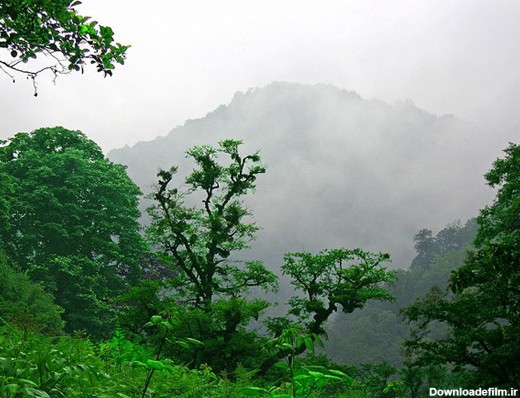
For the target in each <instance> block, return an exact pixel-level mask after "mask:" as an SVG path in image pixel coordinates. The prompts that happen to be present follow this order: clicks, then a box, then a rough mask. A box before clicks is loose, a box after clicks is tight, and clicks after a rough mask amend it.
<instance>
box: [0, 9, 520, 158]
mask: <svg viewBox="0 0 520 398" xmlns="http://www.w3.org/2000/svg"><path fill="white" fill-rule="evenodd" d="M78 9H79V10H80V12H81V13H82V14H83V15H90V16H92V17H94V19H96V20H97V21H99V22H100V23H101V24H104V25H109V26H111V27H112V28H113V29H114V30H115V32H116V39H117V40H118V41H119V42H121V43H124V44H131V45H132V48H131V49H130V50H129V51H128V61H127V63H126V64H125V65H124V66H122V67H118V68H117V69H116V71H115V74H114V77H113V78H106V79H104V78H103V77H102V76H101V75H99V74H97V73H96V72H95V71H94V70H90V71H89V72H87V73H86V74H85V75H83V76H82V75H80V74H75V75H71V76H64V77H60V78H58V80H57V82H56V85H55V86H54V85H53V84H52V82H51V78H50V76H41V77H40V79H39V96H38V97H37V98H34V97H33V96H32V86H31V84H30V82H28V81H26V80H24V79H23V78H19V79H18V80H17V82H16V83H15V84H13V83H12V82H11V80H10V78H8V77H7V76H4V75H3V74H0V91H1V93H2V95H1V96H0V138H6V137H9V136H11V135H12V134H14V133H15V132H18V131H30V130H33V129H35V128H38V127H44V126H56V125H63V126H65V127H68V128H71V129H79V130H82V131H83V132H85V133H86V134H87V135H88V136H89V137H91V138H92V139H94V140H95V141H96V142H98V143H99V144H100V145H101V146H102V148H103V149H104V150H105V151H107V150H110V149H112V148H116V147H120V146H123V145H125V144H130V145H132V144H134V143H135V142H137V141H139V140H149V139H152V138H154V137H155V136H157V135H165V134H166V133H168V132H169V131H170V130H171V129H172V128H173V127H175V126H177V125H179V124H183V123H184V121H185V120H186V119H190V118H199V117H202V116H204V115H205V114H206V113H207V112H209V111H211V110H213V109H214V108H216V107H217V106H218V105H220V104H223V103H228V102H229V101H230V100H231V98H232V96H233V94H234V93H235V92H236V91H238V90H241V91H244V90H247V89H248V88H250V87H258V86H264V85H266V84H268V83H269V82H271V81H293V82H301V83H319V82H322V83H330V84H333V85H336V86H338V87H340V88H345V89H348V90H354V91H356V92H358V93H359V94H360V95H361V96H362V97H364V98H367V99H371V98H378V99H381V100H383V101H387V102H389V103H393V102H394V101H396V100H403V99H411V100H413V101H414V102H415V103H416V105H417V106H419V107H421V108H424V109H426V110H428V111H430V112H433V113H437V114H446V113H452V114H455V115H457V116H459V117H460V118H462V119H464V120H468V121H474V122H476V123H478V124H479V125H480V126H481V127H482V128H484V129H485V130H486V131H489V134H500V135H501V136H502V137H504V138H505V139H509V140H516V141H518V139H517V137H518V136H519V135H520V134H519V133H518V131H519V129H518V128H520V125H519V122H520V116H519V110H520V94H519V93H520V51H519V49H520V23H519V21H520V1H518V0H487V1H484V0H450V1H440V0H420V1H417V0H395V1H393V0H392V1H390V0H356V1H354V0H337V1H336V0H327V1H322V2H320V3H319V4H318V2H317V1H314V0H312V1H308V0H297V1H296V0H283V1H280V0H278V1H272V0H261V1H256V0H248V1H244V0H236V1H214V0H212V1H210V0H207V1H206V0H205V1H194V0H191V1H184V0H183V1H181V0H177V1H172V0H154V1H153V2H142V1H134V0H125V1H123V0H111V1H102V0H83V5H81V6H80V7H79V8H78ZM0 73H1V72H0ZM514 126H517V127H518V128H517V129H516V130H515V129H514ZM505 146H506V142H504V145H503V147H505Z"/></svg>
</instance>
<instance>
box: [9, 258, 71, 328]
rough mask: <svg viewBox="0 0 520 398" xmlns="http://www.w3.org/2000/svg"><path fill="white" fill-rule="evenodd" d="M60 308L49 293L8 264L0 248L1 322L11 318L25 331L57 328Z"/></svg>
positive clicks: (11, 320)
mask: <svg viewBox="0 0 520 398" xmlns="http://www.w3.org/2000/svg"><path fill="white" fill-rule="evenodd" d="M62 312H63V310H62V309H61V308H60V307H58V306H57V305H56V304H54V297H53V296H52V295H51V294H49V293H48V292H46V291H45V290H44V289H43V287H42V286H41V285H40V284H38V283H34V282H31V280H30V279H29V278H28V276H27V275H26V274H25V273H23V272H20V271H17V270H15V269H13V268H11V267H10V266H9V265H8V264H7V261H6V259H5V256H4V255H3V253H2V252H0V325H1V324H2V323H3V322H5V321H10V322H13V323H14V324H16V325H18V326H19V327H21V328H23V329H24V330H25V331H26V332H27V331H28V330H29V329H34V330H41V331H43V330H45V331H48V332H51V331H59V330H61V329H62V328H63V321H62V320H61V317H60V314H61V313H62Z"/></svg>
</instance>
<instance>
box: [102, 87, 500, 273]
mask: <svg viewBox="0 0 520 398" xmlns="http://www.w3.org/2000/svg"><path fill="white" fill-rule="evenodd" d="M228 137H229V138H234V139H241V140H244V141H245V148H247V149H251V150H256V149H260V154H261V155H262V159H263V161H264V164H265V165H266V168H267V172H268V175H269V178H264V179H261V180H260V181H259V182H258V186H257V192H256V194H255V195H253V196H252V197H250V198H247V205H248V207H249V208H250V209H251V210H252V211H253V212H254V214H255V219H256V221H257V223H258V225H259V226H260V227H261V230H260V231H259V232H258V234H257V240H256V241H255V242H254V244H253V245H252V256H253V257H256V258H259V259H262V260H263V261H264V262H265V263H266V264H267V265H268V266H270V267H272V268H275V269H276V268H278V267H279V265H280V259H281V258H282V257H283V254H284V253H285V252H287V251H293V252H298V251H301V250H309V251H318V250H321V249H323V248H324V247H340V246H344V245H348V246H349V247H363V248H366V249H368V250H373V251H384V252H388V253H390V254H391V256H392V264H391V266H392V267H394V268H405V267H408V266H409V264H410V262H411V260H412V259H413V257H414V248H413V245H414V242H413V240H412V238H413V236H414V235H415V234H416V233H417V231H419V230H420V229H421V228H424V227H425V226H428V227H429V228H431V229H435V230H440V229H442V228H443V227H444V226H445V225H447V224H449V223H451V222H453V221H454V220H457V219H468V218H470V217H473V216H474V215H475V214H476V213H477V211H478V209H479V208H480V207H482V206H483V205H484V204H485V203H487V202H488V201H489V200H490V199H491V192H490V191H489V190H486V189H485V186H484V185H483V182H484V181H483V179H482V175H483V174H484V172H485V170H486V169H487V168H488V166H489V164H490V163H491V162H492V160H493V157H492V156H490V155H489V154H488V153H487V151H486V142H485V141H484V140H482V139H481V138H480V135H479V132H478V130H477V128H476V127H475V126H472V125H470V124H468V123H464V122H462V121H460V120H458V119H456V118H455V117H453V116H450V115H447V116H436V115H433V114H430V113H428V112H426V111H424V110H421V109H419V108H417V107H416V106H415V105H414V104H413V103H412V102H410V101H405V102H399V103H396V104H394V105H389V104H386V103H383V102H381V101H377V100H366V99H363V98H361V97H360V96H359V95H357V94H356V93H354V92H350V91H346V90H340V89H337V88H335V87H333V86H327V85H315V86H310V85H301V84H296V83H272V84H270V85H269V86H267V87H264V88H258V89H255V90H251V91H248V92H246V93H241V92H239V93H237V94H236V95H235V97H234V98H233V100H232V101H231V103H230V104H228V105H226V106H221V107H219V108H217V109H215V110H214V111H213V112H210V113H208V115H206V116H205V117H204V118H201V119H197V120H189V121H187V122H186V123H185V124H184V125H183V126H179V127H176V128H175V129H173V130H172V131H171V132H170V133H169V134H168V135H167V136H166V137H158V138H156V139H155V140H153V141H150V142H141V143H138V144H136V145H135V146H133V147H131V148H129V147H126V148H121V149H118V150H113V151H111V152H110V153H109V154H108V157H109V158H110V159H111V160H113V161H115V162H118V163H122V164H125V165H127V166H128V174H129V176H130V177H131V178H132V180H133V181H135V183H136V184H137V185H138V186H139V187H140V188H141V189H142V190H143V192H149V191H150V187H151V186H152V184H154V182H155V175H156V173H157V171H158V169H159V168H164V169H167V168H168V167H170V165H171V163H173V162H177V159H181V161H179V162H177V163H176V164H178V166H179V173H181V175H182V173H187V172H188V171H189V166H188V165H187V164H186V163H185V161H182V159H183V157H184V155H183V150H184V148H185V147H186V146H191V145H195V144H197V145H201V144H206V143H216V142H217V141H218V140H221V139H225V138H228ZM477 137H478V139H477ZM265 203H269V204H270V205H269V206H265ZM144 207H145V206H143V207H142V209H144Z"/></svg>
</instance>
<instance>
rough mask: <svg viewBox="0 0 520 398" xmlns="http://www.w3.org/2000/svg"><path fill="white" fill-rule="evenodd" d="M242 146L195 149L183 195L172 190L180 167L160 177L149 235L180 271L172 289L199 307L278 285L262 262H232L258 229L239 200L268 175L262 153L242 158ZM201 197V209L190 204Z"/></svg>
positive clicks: (235, 143) (229, 143) (224, 144)
mask: <svg viewBox="0 0 520 398" xmlns="http://www.w3.org/2000/svg"><path fill="white" fill-rule="evenodd" d="M240 144H241V142H240V141H233V140H226V141H222V142H220V143H219V146H218V148H213V147H210V146H200V147H194V148H192V149H190V150H189V151H188V152H187V156H188V157H190V158H192V159H193V160H194V161H195V163H196V165H197V167H198V168H197V169H195V170H193V172H192V173H191V174H190V175H189V176H188V177H187V178H186V181H185V183H186V186H187V188H186V189H185V190H184V191H181V190H180V189H179V188H169V187H168V185H169V184H170V182H171V181H172V180H173V177H174V174H175V172H176V171H177V169H176V168H175V167H173V168H172V169H170V171H164V170H163V171H161V172H160V173H159V174H158V177H159V183H158V187H157V190H156V191H155V193H154V194H153V197H154V199H155V200H156V201H157V204H156V205H155V206H153V207H152V208H150V210H149V212H150V214H151V216H152V218H153V223H152V226H151V227H150V228H149V229H148V234H149V236H150V238H151V241H152V243H154V244H155V245H157V246H158V248H159V249H160V250H162V252H163V254H164V255H165V256H164V261H165V262H166V263H168V264H171V266H172V267H173V268H174V269H175V270H176V271H177V273H178V275H177V276H176V277H174V278H172V280H171V286H172V287H173V288H175V289H176V292H177V293H178V295H179V296H180V297H184V298H185V300H186V301H188V302H190V303H191V304H192V305H194V306H195V307H197V308H206V309H207V308H209V306H210V305H211V303H212V301H213V298H214V296H221V297H237V296H240V295H242V294H243V293H245V292H247V291H248V289H249V288H251V287H254V286H259V287H263V288H266V289H269V288H271V287H273V285H274V283H275V277H274V275H273V274H272V273H271V272H269V271H267V270H266V269H265V268H264V266H263V265H262V264H261V263H260V262H257V261H254V262H246V263H245V264H244V266H243V267H238V266H237V265H235V264H236V261H232V260H230V256H231V254H232V253H233V252H235V251H239V250H242V249H245V248H247V242H248V241H249V240H251V239H253V236H254V233H255V232H256V231H257V230H258V227H256V225H255V224H254V223H252V222H248V221H247V217H248V216H250V213H249V211H248V210H247V209H246V208H245V207H244V206H243V204H242V202H241V200H240V198H241V197H242V196H244V195H246V194H247V193H248V192H250V191H252V190H254V188H255V181H256V178H257V176H258V175H259V174H262V173H264V172H265V169H264V167H262V166H260V165H259V164H258V163H259V162H260V157H259V155H258V154H256V153H255V154H252V155H247V156H244V157H242V156H241V155H240V154H239V152H238V147H239V145H240ZM218 155H226V156H227V157H229V158H230V159H229V165H227V166H225V165H220V164H219V163H218ZM196 193H200V194H201V195H202V203H203V206H202V208H197V207H190V206H188V205H186V204H185V201H186V198H187V196H189V195H195V194H196Z"/></svg>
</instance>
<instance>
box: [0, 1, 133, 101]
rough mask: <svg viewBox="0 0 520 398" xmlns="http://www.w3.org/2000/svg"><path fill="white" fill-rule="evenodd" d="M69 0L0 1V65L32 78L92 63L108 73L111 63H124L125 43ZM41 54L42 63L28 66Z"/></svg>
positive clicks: (56, 73) (79, 69)
mask: <svg viewBox="0 0 520 398" xmlns="http://www.w3.org/2000/svg"><path fill="white" fill-rule="evenodd" d="M80 4H81V2H80V1H77V0H75V1H71V0H3V1H2V2H1V3H0V49H3V50H4V51H5V56H4V59H3V60H2V59H0V69H1V70H3V71H4V72H5V73H6V74H8V75H9V76H11V78H12V79H13V82H14V77H13V75H11V73H14V74H22V75H26V76H28V77H29V78H32V79H33V82H34V89H35V95H37V91H36V82H35V78H36V76H38V74H40V73H41V72H43V71H46V70H48V71H51V72H52V73H53V74H54V76H55V77H56V76H57V75H58V74H65V73H69V72H70V71H81V72H82V73H83V69H84V67H85V65H86V64H87V63H91V64H93V65H94V66H95V67H96V68H97V71H98V72H102V73H103V74H104V76H111V75H112V71H113V69H114V67H115V64H116V63H119V64H123V63H124V61H125V57H126V50H127V49H128V47H129V46H125V45H121V44H119V43H116V42H114V32H113V30H112V29H111V28H110V27H109V26H103V25H99V24H98V23H97V22H96V21H93V20H91V19H90V17H87V16H82V15H80V14H79V13H78V12H77V10H76V9H75V7H77V6H78V5H80ZM42 55H43V56H44V59H45V61H46V63H44V64H41V63H34V67H32V68H31V67H28V66H27V64H28V63H29V62H31V61H32V60H34V59H36V58H37V57H38V59H41V56H42Z"/></svg>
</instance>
